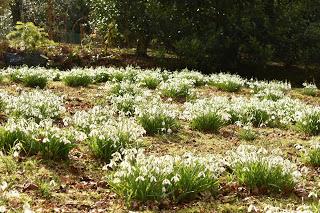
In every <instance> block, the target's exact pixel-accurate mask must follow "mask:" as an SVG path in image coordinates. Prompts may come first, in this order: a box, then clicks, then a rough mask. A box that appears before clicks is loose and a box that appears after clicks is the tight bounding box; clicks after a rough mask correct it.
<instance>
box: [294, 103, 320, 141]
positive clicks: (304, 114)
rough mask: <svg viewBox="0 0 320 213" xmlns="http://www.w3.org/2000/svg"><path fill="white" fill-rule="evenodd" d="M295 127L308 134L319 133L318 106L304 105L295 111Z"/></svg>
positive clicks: (319, 110)
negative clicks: (301, 108)
mask: <svg viewBox="0 0 320 213" xmlns="http://www.w3.org/2000/svg"><path fill="white" fill-rule="evenodd" d="M296 120H297V127H298V128H299V129H300V130H301V131H303V132H305V133H306V134H310V135H318V134H320V107H312V106H309V107H305V108H304V109H303V110H301V111H297V112H296Z"/></svg>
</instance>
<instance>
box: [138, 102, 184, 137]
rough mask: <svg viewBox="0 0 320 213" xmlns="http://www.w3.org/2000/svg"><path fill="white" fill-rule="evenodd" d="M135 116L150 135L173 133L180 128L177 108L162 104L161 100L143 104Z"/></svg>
mask: <svg viewBox="0 0 320 213" xmlns="http://www.w3.org/2000/svg"><path fill="white" fill-rule="evenodd" d="M135 114H136V116H137V119H138V122H139V123H140V124H141V125H142V127H143V128H144V129H145V130H146V132H147V134H148V135H154V134H160V133H172V132H174V131H176V130H178V128H179V122H178V118H177V115H178V111H177V106H176V105H171V104H166V103H161V99H160V98H154V99H153V100H151V101H149V102H146V103H144V102H142V103H141V104H140V105H139V106H137V107H136V111H135Z"/></svg>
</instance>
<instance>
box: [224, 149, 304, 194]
mask: <svg viewBox="0 0 320 213" xmlns="http://www.w3.org/2000/svg"><path fill="white" fill-rule="evenodd" d="M273 153H275V151H273ZM227 156H228V161H229V163H230V165H231V167H232V169H233V173H234V175H235V177H236V178H237V180H238V182H239V183H240V184H243V185H245V186H246V187H247V188H248V189H249V190H250V191H251V192H259V193H278V192H288V191H292V190H293V189H294V187H295V185H296V183H297V181H298V180H299V178H300V175H301V174H300V172H299V171H298V170H297V166H296V165H295V164H293V163H291V162H290V161H288V160H285V159H283V158H282V157H280V156H277V155H269V154H268V152H267V151H266V150H265V149H262V148H261V149H258V148H256V147H254V146H248V145H242V146H239V147H238V149H237V150H236V151H235V152H233V151H231V152H228V153H227Z"/></svg>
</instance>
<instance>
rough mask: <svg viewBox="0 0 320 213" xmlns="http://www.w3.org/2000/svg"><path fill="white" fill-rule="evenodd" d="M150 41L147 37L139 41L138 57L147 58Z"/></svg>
mask: <svg viewBox="0 0 320 213" xmlns="http://www.w3.org/2000/svg"><path fill="white" fill-rule="evenodd" d="M148 45H149V41H148V39H147V38H145V37H141V38H139V39H138V40H137V49H136V55H137V56H143V57H145V56H147V50H148Z"/></svg>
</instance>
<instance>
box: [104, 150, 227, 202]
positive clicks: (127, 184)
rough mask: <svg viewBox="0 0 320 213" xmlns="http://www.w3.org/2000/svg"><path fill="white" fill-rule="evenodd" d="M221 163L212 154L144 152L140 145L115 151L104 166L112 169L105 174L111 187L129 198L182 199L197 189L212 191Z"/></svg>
mask: <svg viewBox="0 0 320 213" xmlns="http://www.w3.org/2000/svg"><path fill="white" fill-rule="evenodd" d="M223 166H224V162H223V161H222V160H221V158H220V157H219V156H214V155H206V156H195V155H193V154H191V153H186V154H184V155H182V156H171V155H165V156H154V155H149V156H147V155H145V154H144V151H143V150H141V149H139V150H137V149H129V150H124V151H123V152H121V153H115V154H114V155H113V159H112V160H111V162H110V164H109V165H107V168H109V167H111V168H112V169H115V172H113V173H112V174H110V175H108V180H109V184H110V185H111V186H112V188H113V190H114V191H115V192H116V193H118V194H119V195H120V196H122V197H124V198H125V199H126V200H127V201H128V202H130V201H132V200H137V201H147V200H156V201H161V200H164V199H170V200H172V201H183V200H185V199H190V198H191V199H192V198H194V197H195V196H197V195H198V194H199V193H201V192H216V191H217V190H218V186H219V180H218V179H219V177H220V175H221V174H222V173H223V172H224V167H223ZM150 186H152V187H150Z"/></svg>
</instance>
